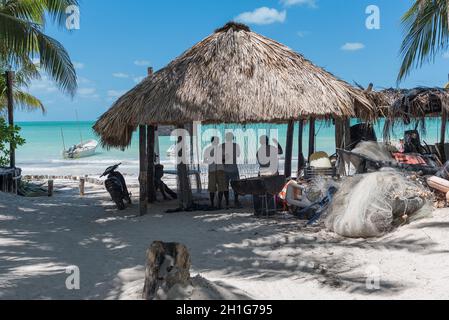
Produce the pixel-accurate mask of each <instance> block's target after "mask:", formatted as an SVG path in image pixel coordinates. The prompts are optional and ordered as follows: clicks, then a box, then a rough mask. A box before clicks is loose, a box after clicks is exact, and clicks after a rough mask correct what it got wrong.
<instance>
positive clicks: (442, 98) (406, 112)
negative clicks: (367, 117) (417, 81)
mask: <svg viewBox="0 0 449 320" xmlns="http://www.w3.org/2000/svg"><path fill="white" fill-rule="evenodd" d="M378 95H379V96H381V97H382V98H381V100H382V104H378V109H379V112H382V113H383V114H384V117H385V118H386V120H385V126H384V139H385V140H389V138H390V134H391V132H392V131H394V128H395V125H396V124H402V125H409V124H412V123H414V124H415V126H416V128H417V129H418V128H420V129H421V131H422V132H423V133H425V131H426V121H425V120H426V118H428V117H441V116H442V111H443V109H444V110H446V111H449V90H448V89H442V88H423V87H418V88H414V89H386V90H382V91H380V92H378Z"/></svg>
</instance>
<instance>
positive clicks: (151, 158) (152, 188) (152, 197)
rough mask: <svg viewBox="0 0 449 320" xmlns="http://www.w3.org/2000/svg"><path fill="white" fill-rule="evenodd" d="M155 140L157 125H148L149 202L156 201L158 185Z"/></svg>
mask: <svg viewBox="0 0 449 320" xmlns="http://www.w3.org/2000/svg"><path fill="white" fill-rule="evenodd" d="M155 141H156V127H155V126H148V127H147V157H148V170H147V183H148V203H154V202H155V201H156V185H155V177H154V172H155V166H154V164H155V161H156V155H155V148H154V146H155Z"/></svg>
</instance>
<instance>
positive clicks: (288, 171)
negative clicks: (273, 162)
mask: <svg viewBox="0 0 449 320" xmlns="http://www.w3.org/2000/svg"><path fill="white" fill-rule="evenodd" d="M294 134H295V122H294V121H293V120H291V121H289V122H288V128H287V145H286V148H285V168H284V169H285V170H284V175H285V176H286V177H287V178H290V177H291V176H292V158H293V135H294Z"/></svg>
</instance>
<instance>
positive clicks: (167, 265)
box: [142, 241, 191, 300]
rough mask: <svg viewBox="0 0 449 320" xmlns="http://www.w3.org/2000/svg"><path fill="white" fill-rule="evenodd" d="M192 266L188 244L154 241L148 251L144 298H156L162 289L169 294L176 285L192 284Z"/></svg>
mask: <svg viewBox="0 0 449 320" xmlns="http://www.w3.org/2000/svg"><path fill="white" fill-rule="evenodd" d="M190 266H191V263H190V254H189V252H188V250H187V247H186V246H184V245H182V244H179V243H163V242H160V241H156V242H153V244H152V245H151V247H150V249H148V251H147V265H146V270H145V287H144V289H143V296H142V297H143V299H144V300H154V299H155V298H156V296H157V294H158V292H160V291H161V290H162V293H164V294H168V292H169V291H170V289H172V288H173V287H174V286H176V285H180V286H182V287H186V286H188V285H190V284H191V281H190Z"/></svg>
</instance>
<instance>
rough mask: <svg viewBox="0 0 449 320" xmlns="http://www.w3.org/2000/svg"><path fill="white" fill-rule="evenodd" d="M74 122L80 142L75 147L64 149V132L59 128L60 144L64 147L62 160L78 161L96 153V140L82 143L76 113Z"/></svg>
mask: <svg viewBox="0 0 449 320" xmlns="http://www.w3.org/2000/svg"><path fill="white" fill-rule="evenodd" d="M76 121H77V122H78V129H79V132H80V138H81V142H80V143H79V144H77V145H74V146H72V147H70V148H69V149H66V146H65V141H64V132H63V130H62V128H61V136H62V144H63V147H64V151H63V152H62V156H63V158H64V159H80V158H86V157H91V156H94V155H95V153H96V151H97V147H98V141H96V140H88V141H86V142H84V141H83V135H82V133H81V128H80V126H79V120H78V112H77V113H76Z"/></svg>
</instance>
